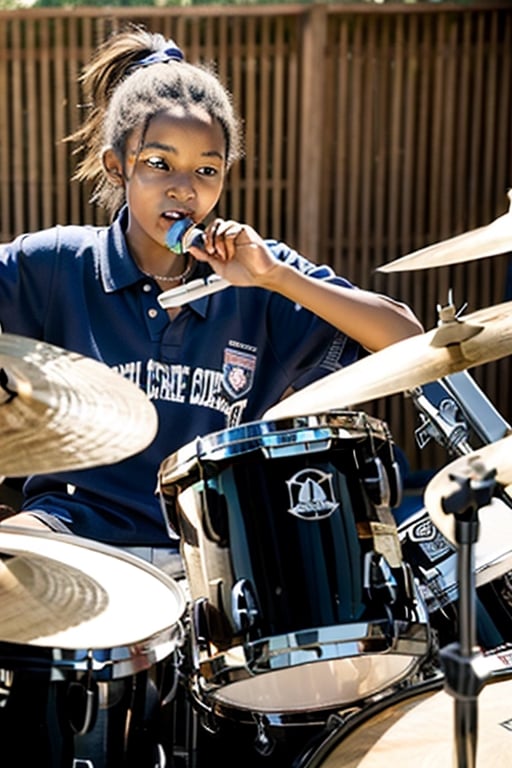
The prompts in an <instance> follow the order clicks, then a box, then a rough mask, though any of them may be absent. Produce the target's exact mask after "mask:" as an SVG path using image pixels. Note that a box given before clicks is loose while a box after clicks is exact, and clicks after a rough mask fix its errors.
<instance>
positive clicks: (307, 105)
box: [298, 5, 327, 260]
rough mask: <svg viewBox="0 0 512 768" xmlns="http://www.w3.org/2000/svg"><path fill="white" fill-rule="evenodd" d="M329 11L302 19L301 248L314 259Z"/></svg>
mask: <svg viewBox="0 0 512 768" xmlns="http://www.w3.org/2000/svg"><path fill="white" fill-rule="evenodd" d="M326 26H327V12H326V9H325V7H324V6H322V5H312V6H310V8H309V9H308V12H307V13H305V14H304V18H303V36H302V68H301V75H300V77H301V86H302V90H301V104H300V110H301V111H300V127H301V137H300V145H299V146H300V149H299V163H300V168H299V202H298V206H299V211H300V216H299V223H298V228H299V248H300V249H301V251H302V252H303V253H304V254H305V255H306V256H309V257H310V258H312V259H313V260H317V259H318V252H319V237H320V232H319V220H320V206H321V200H320V196H319V194H318V191H317V190H318V189H319V188H320V186H321V180H320V176H321V168H322V138H321V137H322V126H323V99H324V91H323V88H321V87H319V78H318V73H319V72H321V71H322V66H323V59H324V49H325V41H326Z"/></svg>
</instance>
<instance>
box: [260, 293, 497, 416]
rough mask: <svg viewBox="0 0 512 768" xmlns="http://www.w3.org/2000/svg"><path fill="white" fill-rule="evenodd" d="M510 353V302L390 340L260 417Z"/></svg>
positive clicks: (409, 385) (359, 395)
mask: <svg viewBox="0 0 512 768" xmlns="http://www.w3.org/2000/svg"><path fill="white" fill-rule="evenodd" d="M511 352H512V302H505V303H504V304H498V305H497V306H492V307H486V308H485V309H481V310H478V311H477V312H474V313H472V314H470V315H466V316H465V317H462V318H454V319H452V320H448V321H446V322H442V323H441V324H440V326H439V327H438V328H435V329H433V330H431V331H428V332H426V333H422V334H419V335H417V336H411V337H410V338H408V339H404V340H402V341H399V342H397V343H396V344H392V345H391V346H389V347H386V348H385V349H381V350H380V351H379V352H374V353H373V354H371V355H369V356H368V357H366V358H363V359H362V360H358V361H357V362H355V363H352V365H349V366H347V367H346V368H343V369H342V370H340V371H335V372H334V373H331V374H328V375H327V376H325V377H324V378H323V379H320V380H319V381H316V382H314V383H313V384H310V385H309V386H307V387H304V389H302V390H299V391H298V392H295V393H294V394H293V395H290V396H289V397H287V398H285V399H284V400H282V401H281V402H279V403H277V405H274V406H273V407H272V408H270V409H269V410H268V411H267V412H266V413H265V415H264V417H263V418H264V419H278V418H291V417H295V416H304V415H309V414H315V413H322V412H325V411H328V410H332V409H336V408H345V407H348V406H353V405H356V404H357V403H365V402H368V401H370V400H375V399H377V398H380V397H386V396H388V395H392V394H395V393H397V392H405V391H406V390H410V389H414V387H419V386H421V385H422V384H426V383H427V382H431V381H437V379H440V378H443V376H448V375H449V374H451V373H456V372H458V371H463V370H466V369H468V368H472V367H474V366H476V365H480V364H483V363H489V362H491V361H492V360H498V359H500V358H502V357H505V356H506V355H509V354H510V353H511Z"/></svg>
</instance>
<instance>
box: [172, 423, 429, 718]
mask: <svg viewBox="0 0 512 768" xmlns="http://www.w3.org/2000/svg"><path fill="white" fill-rule="evenodd" d="M159 481H160V490H161V495H162V498H163V501H164V507H165V509H166V511H167V514H168V521H169V525H170V527H171V528H172V530H174V531H178V532H179V534H180V541H181V552H182V555H183V560H184V563H185V568H186V572H187V577H188V583H189V586H190V592H191V596H192V611H191V613H192V615H191V645H192V648H191V668H192V674H191V690H192V692H193V695H194V696H195V697H196V699H197V700H198V701H199V704H200V706H201V707H202V708H206V709H208V710H210V711H212V712H213V713H214V715H220V716H223V717H226V718H232V719H234V720H236V721H241V722H249V723H253V722H254V720H255V717H254V714H255V713H256V714H258V715H260V716H261V717H262V718H263V719H266V720H270V721H271V722H273V723H279V724H287V723H292V724H293V723H296V722H305V721H307V722H310V721H311V720H314V719H316V720H317V721H318V722H325V717H326V715H325V711H326V710H329V709H331V710H332V709H337V708H338V707H339V706H340V705H343V704H346V703H352V702H360V701H361V700H364V699H366V698H367V697H371V696H373V695H374V694H375V693H376V692H377V691H382V690H386V689H388V688H389V687H392V686H395V685H396V684H399V683H400V682H401V681H402V680H404V679H407V678H409V677H410V676H412V675H414V674H415V673H416V671H417V669H418V667H419V665H420V664H421V662H422V660H423V659H424V658H425V656H426V655H427V654H428V652H429V647H430V627H429V625H428V617H427V613H426V610H425V607H424V604H423V603H422V601H421V600H420V599H419V595H418V593H417V590H416V585H415V584H414V579H413V577H412V573H411V572H410V568H409V567H408V566H407V565H406V564H405V563H404V562H403V559H402V555H401V550H400V544H399V538H398V531H397V528H396V523H395V520H394V518H393V515H392V513H391V507H392V506H394V505H395V504H396V503H397V501H398V498H399V495H400V476H399V473H398V470H397V465H396V461H395V457H394V447H393V443H392V441H391V438H390V435H389V432H388V429H387V427H386V425H385V424H384V423H383V422H381V421H378V420H377V419H372V418H371V417H368V416H367V415H366V414H364V413H362V412H351V411H344V412H339V413H329V414H324V415H322V414H321V415H318V416H304V417H299V418H296V419H290V420H284V421H283V422H253V423H249V424H246V425H242V426H240V427H234V428H232V429H228V430H226V431H224V432H219V433H213V434H211V435H208V436H206V437H204V438H198V439H197V440H196V441H194V442H193V443H191V444H189V445H187V446H184V447H183V448H182V449H180V450H179V451H178V452H177V453H175V454H173V455H172V456H171V457H169V458H168V459H167V460H166V461H165V462H164V463H163V465H162V467H161V469H160V475H159Z"/></svg>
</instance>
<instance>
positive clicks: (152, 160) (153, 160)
mask: <svg viewBox="0 0 512 768" xmlns="http://www.w3.org/2000/svg"><path fill="white" fill-rule="evenodd" d="M144 163H145V165H147V166H148V167H149V168H157V169H158V170H162V171H167V170H168V169H169V166H168V165H167V163H166V162H165V160H162V158H161V157H156V156H153V157H146V159H145V160H144Z"/></svg>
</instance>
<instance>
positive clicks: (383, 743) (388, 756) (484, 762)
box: [292, 652, 512, 768]
mask: <svg viewBox="0 0 512 768" xmlns="http://www.w3.org/2000/svg"><path fill="white" fill-rule="evenodd" d="M505 656H507V657H508V656H510V653H509V652H506V653H505ZM489 666H490V668H491V671H490V676H489V679H488V682H487V684H486V685H485V686H484V688H483V689H482V691H481V692H480V695H479V696H478V699H477V702H478V703H477V707H478V716H477V720H478V732H477V758H478V759H477V762H476V768H490V766H492V768H508V766H510V731H511V728H512V709H511V705H510V702H511V701H512V670H511V669H510V668H509V667H507V666H506V664H505V663H504V661H502V660H501V659H500V658H498V657H496V658H493V659H492V661H490V665H489ZM493 667H494V670H493V669H492V668H493ZM454 702H455V699H454V697H453V696H451V695H450V694H449V693H448V692H446V691H445V690H444V681H443V678H442V677H439V678H436V679H432V680H431V681H428V682H423V683H420V684H418V685H413V686H411V687H410V688H405V689H404V690H403V691H402V692H401V693H400V694H399V695H395V696H391V697H385V698H383V699H382V700H381V701H379V702H377V704H375V705H373V706H372V707H370V708H368V709H363V710H360V711H359V712H357V713H355V714H349V715H348V716H347V717H346V719H345V720H342V719H341V718H340V722H339V723H338V724H336V721H335V718H331V727H330V728H326V729H325V732H324V734H323V737H321V738H319V739H317V740H316V743H315V745H310V746H309V747H308V748H306V749H305V750H304V752H303V753H302V755H301V756H299V757H298V758H297V759H296V760H295V761H294V762H293V763H292V768H389V766H390V765H391V764H392V765H396V766H400V767H401V766H414V768H446V767H447V766H450V765H453V759H454V755H455V754H456V752H455V749H456V737H455V725H454V721H455V717H454V707H455V704H454ZM342 714H343V713H341V715H342Z"/></svg>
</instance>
